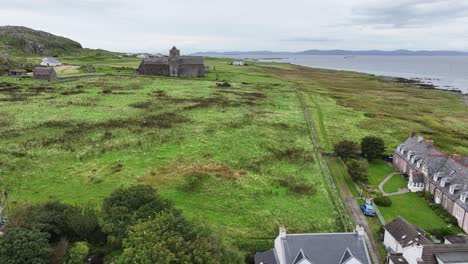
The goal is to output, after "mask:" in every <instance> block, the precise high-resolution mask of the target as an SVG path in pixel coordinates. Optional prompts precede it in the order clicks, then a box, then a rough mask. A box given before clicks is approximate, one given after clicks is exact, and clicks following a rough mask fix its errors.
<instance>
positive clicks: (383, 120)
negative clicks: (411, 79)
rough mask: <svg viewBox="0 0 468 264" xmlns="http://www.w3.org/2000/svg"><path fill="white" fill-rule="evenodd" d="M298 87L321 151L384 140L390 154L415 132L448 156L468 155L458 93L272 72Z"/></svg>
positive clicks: (467, 125)
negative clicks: (345, 141) (365, 140)
mask: <svg viewBox="0 0 468 264" xmlns="http://www.w3.org/2000/svg"><path fill="white" fill-rule="evenodd" d="M268 71H269V72H275V73H276V74H277V75H278V76H281V77H282V78H285V79H287V80H289V81H291V82H294V83H296V85H297V87H298V89H300V90H301V91H302V92H303V94H304V95H305V97H306V100H307V101H308V107H309V109H311V111H312V116H313V117H314V122H315V125H316V126H317V130H318V131H321V133H320V135H319V137H320V141H321V147H322V149H323V150H326V151H330V150H332V148H333V144H334V143H336V142H338V141H339V140H342V139H350V140H355V141H357V142H359V141H360V140H361V138H363V137H364V136H367V135H373V136H378V137H382V138H383V139H384V140H385V143H386V145H387V152H389V153H391V151H392V149H394V148H395V147H396V146H397V145H398V144H400V143H401V142H403V141H404V140H405V139H406V138H407V137H408V136H409V134H410V132H411V131H413V130H414V131H416V132H421V133H423V134H424V135H426V137H431V138H432V139H433V140H434V144H435V146H437V147H438V148H440V149H441V150H443V151H446V152H448V153H453V152H454V151H460V152H461V153H464V154H466V155H468V132H467V131H468V106H467V105H465V104H464V99H463V96H461V95H460V94H457V93H452V92H446V91H439V90H423V89H417V88H411V87H406V86H401V85H399V84H397V83H392V82H386V81H384V80H385V79H384V78H381V77H377V76H373V75H367V74H360V73H354V72H346V71H333V70H322V69H313V68H306V67H298V66H297V67H296V66H290V69H281V70H280V69H275V68H269V70H268Z"/></svg>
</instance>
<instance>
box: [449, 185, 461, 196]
mask: <svg viewBox="0 0 468 264" xmlns="http://www.w3.org/2000/svg"><path fill="white" fill-rule="evenodd" d="M461 187H462V185H461V184H452V185H450V190H449V193H450V194H454V193H455V191H458V190H460V189H461Z"/></svg>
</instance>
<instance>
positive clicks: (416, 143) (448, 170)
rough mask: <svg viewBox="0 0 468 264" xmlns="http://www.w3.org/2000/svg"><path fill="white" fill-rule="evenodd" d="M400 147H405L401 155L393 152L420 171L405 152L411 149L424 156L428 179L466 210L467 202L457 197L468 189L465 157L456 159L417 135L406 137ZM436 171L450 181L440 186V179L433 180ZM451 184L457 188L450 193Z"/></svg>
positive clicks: (467, 208)
mask: <svg viewBox="0 0 468 264" xmlns="http://www.w3.org/2000/svg"><path fill="white" fill-rule="evenodd" d="M400 147H402V149H405V152H404V154H403V155H402V154H400V153H399V152H398V151H395V153H396V154H397V155H399V156H400V157H401V158H403V159H404V160H405V161H406V162H407V163H408V164H409V165H410V166H412V167H413V169H414V170H417V171H421V168H417V167H416V164H414V163H412V162H411V160H408V159H407V153H408V152H409V151H411V153H412V154H415V155H418V156H422V157H424V159H423V163H424V164H425V165H426V167H427V170H428V176H429V177H428V181H429V182H431V183H433V184H434V185H435V186H437V188H438V189H439V190H441V191H442V192H443V193H444V195H445V196H447V197H448V198H449V199H451V200H452V201H455V202H456V203H457V204H459V205H460V206H461V207H463V208H464V209H465V210H468V202H466V203H463V202H462V201H461V200H460V199H458V198H459V197H460V194H461V193H463V192H465V191H468V166H467V165H465V164H464V163H465V158H466V157H461V158H460V159H459V160H456V159H454V158H452V157H450V156H449V155H447V154H445V153H443V152H442V151H440V150H438V149H437V148H435V147H434V146H432V142H430V141H425V140H422V141H420V140H418V138H417V137H410V138H408V139H407V140H406V141H405V142H403V144H401V145H400ZM436 173H441V175H443V176H444V177H448V178H449V180H450V182H449V183H447V184H446V185H445V186H444V187H442V186H441V185H440V183H441V179H439V180H438V181H434V177H433V175H434V174H436ZM451 185H455V186H457V188H456V189H457V190H456V191H455V192H454V193H453V194H451V193H450V186H451Z"/></svg>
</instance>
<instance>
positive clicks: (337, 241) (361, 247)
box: [282, 233, 371, 264]
mask: <svg viewBox="0 0 468 264" xmlns="http://www.w3.org/2000/svg"><path fill="white" fill-rule="evenodd" d="M282 246H283V249H284V254H285V259H286V263H287V264H293V263H294V261H295V260H296V258H297V256H298V254H299V253H300V252H301V250H302V253H303V254H304V258H307V259H308V260H309V261H310V262H312V263H317V264H319V263H330V264H333V263H336V264H340V263H347V261H345V262H342V259H343V256H344V254H345V252H346V250H349V252H350V253H351V254H352V255H353V256H354V258H355V259H357V260H359V261H360V262H361V263H362V264H370V263H371V262H370V258H369V254H368V252H367V247H366V244H365V241H364V239H363V238H362V237H361V236H360V235H358V234H357V233H331V234H291V235H289V234H288V235H286V237H285V238H284V239H283V240H282Z"/></svg>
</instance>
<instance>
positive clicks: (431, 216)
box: [379, 193, 447, 230]
mask: <svg viewBox="0 0 468 264" xmlns="http://www.w3.org/2000/svg"><path fill="white" fill-rule="evenodd" d="M390 199H391V200H392V206H390V207H379V209H380V212H381V213H382V215H383V217H384V218H385V220H386V221H387V222H389V221H391V220H393V219H394V218H395V217H397V216H402V217H403V218H405V219H406V220H408V221H409V222H410V223H412V224H415V225H418V226H420V227H422V228H423V229H425V230H430V229H435V228H442V227H447V224H446V223H445V222H444V221H442V219H441V218H440V217H439V216H438V215H437V214H436V213H435V212H434V211H433V210H432V209H431V208H430V207H429V205H427V203H426V201H425V200H424V199H423V198H422V197H420V196H418V194H416V193H407V194H403V195H397V196H391V197H390Z"/></svg>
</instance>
